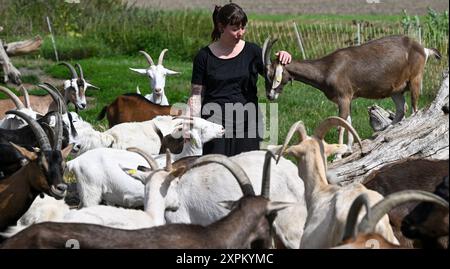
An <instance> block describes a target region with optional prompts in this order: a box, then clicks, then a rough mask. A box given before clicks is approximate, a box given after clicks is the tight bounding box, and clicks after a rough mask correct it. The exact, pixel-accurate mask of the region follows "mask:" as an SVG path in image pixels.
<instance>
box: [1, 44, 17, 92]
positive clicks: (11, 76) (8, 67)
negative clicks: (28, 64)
mask: <svg viewBox="0 0 450 269" xmlns="http://www.w3.org/2000/svg"><path fill="white" fill-rule="evenodd" d="M0 65H1V66H2V69H3V77H4V82H5V83H7V82H12V83H14V84H17V85H20V84H22V81H21V80H20V76H21V74H20V72H19V70H17V68H15V67H14V65H13V64H12V63H11V60H10V59H9V56H8V54H7V53H6V51H5V48H4V46H3V42H2V40H1V39H0Z"/></svg>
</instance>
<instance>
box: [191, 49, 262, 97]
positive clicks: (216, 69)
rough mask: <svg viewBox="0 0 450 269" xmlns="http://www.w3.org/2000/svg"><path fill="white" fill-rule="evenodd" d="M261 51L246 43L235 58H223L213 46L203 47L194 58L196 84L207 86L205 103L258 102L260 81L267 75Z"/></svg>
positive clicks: (193, 77) (193, 73) (194, 81)
mask: <svg viewBox="0 0 450 269" xmlns="http://www.w3.org/2000/svg"><path fill="white" fill-rule="evenodd" d="M261 53H262V50H261V48H260V47H259V46H258V45H256V44H254V43H249V42H245V44H244V48H243V49H242V51H241V52H240V53H239V54H238V55H236V56H235V57H233V58H230V59H220V58H218V57H216V56H215V55H214V54H213V53H212V51H211V50H210V49H209V47H204V48H202V49H201V50H200V51H199V52H198V54H197V55H196V57H195V59H194V66H193V71H192V80H191V82H192V84H198V85H203V86H204V87H205V90H204V91H203V94H202V97H203V104H205V103H209V102H214V103H218V104H220V105H223V104H225V103H242V104H246V103H248V102H251V103H255V104H256V103H258V97H257V88H256V81H257V78H258V73H259V74H263V70H264V69H263V64H262V58H261Z"/></svg>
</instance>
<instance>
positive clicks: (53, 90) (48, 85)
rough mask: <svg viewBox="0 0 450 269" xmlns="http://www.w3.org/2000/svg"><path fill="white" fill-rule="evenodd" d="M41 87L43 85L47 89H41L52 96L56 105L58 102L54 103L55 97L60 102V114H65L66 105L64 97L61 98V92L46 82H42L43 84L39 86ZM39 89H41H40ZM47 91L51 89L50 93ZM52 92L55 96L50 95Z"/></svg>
mask: <svg viewBox="0 0 450 269" xmlns="http://www.w3.org/2000/svg"><path fill="white" fill-rule="evenodd" d="M41 85H45V86H47V87H48V88H47V89H46V88H43V89H44V90H46V91H47V92H48V93H49V94H50V95H51V96H52V98H53V100H54V101H55V102H56V103H58V102H57V101H56V99H55V98H56V97H58V98H59V101H60V102H61V114H65V113H67V105H66V102H64V96H62V94H61V92H60V91H59V90H58V88H56V87H55V86H53V85H52V84H50V83H47V82H44V84H41ZM38 86H39V85H38ZM40 87H41V86H40ZM41 88H42V87H41ZM49 89H51V90H52V91H49ZM52 92H53V93H55V94H56V95H57V96H54V95H52Z"/></svg>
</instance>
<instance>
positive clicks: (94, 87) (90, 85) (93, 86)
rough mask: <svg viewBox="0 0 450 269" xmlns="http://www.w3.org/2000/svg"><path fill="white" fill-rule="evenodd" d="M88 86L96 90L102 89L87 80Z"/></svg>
mask: <svg viewBox="0 0 450 269" xmlns="http://www.w3.org/2000/svg"><path fill="white" fill-rule="evenodd" d="M86 88H93V89H96V90H100V88H99V87H97V86H95V85H92V84H90V83H88V82H86Z"/></svg>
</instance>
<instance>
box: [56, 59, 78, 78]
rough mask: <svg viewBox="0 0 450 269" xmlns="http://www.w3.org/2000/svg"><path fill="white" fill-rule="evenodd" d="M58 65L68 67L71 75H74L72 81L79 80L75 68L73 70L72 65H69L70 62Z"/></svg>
mask: <svg viewBox="0 0 450 269" xmlns="http://www.w3.org/2000/svg"><path fill="white" fill-rule="evenodd" d="M58 65H65V66H67V68H69V70H70V73H71V74H72V79H74V78H78V75H77V72H76V71H75V68H73V66H72V65H71V64H69V63H68V62H60V63H58Z"/></svg>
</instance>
